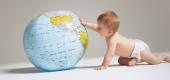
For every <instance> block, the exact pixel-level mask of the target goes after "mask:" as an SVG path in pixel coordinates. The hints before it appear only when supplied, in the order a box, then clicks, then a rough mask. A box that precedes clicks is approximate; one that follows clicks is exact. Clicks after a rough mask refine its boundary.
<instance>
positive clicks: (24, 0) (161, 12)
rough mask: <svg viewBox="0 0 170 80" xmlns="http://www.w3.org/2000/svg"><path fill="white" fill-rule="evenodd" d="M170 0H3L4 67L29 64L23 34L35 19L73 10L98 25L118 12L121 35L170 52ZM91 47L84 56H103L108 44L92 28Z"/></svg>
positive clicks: (0, 59) (0, 47)
mask: <svg viewBox="0 0 170 80" xmlns="http://www.w3.org/2000/svg"><path fill="white" fill-rule="evenodd" d="M169 4H170V0H0V65H1V64H11V63H19V62H27V61H28V59H27V58H26V55H25V53H24V50H23V43H22V39H23V31H24V29H25V27H26V25H27V24H28V22H29V21H30V20H31V19H32V17H34V16H36V15H37V14H40V13H42V12H46V11H51V10H70V11H72V12H74V13H75V14H77V15H79V16H81V17H83V18H85V19H87V20H89V21H91V22H93V23H96V18H97V16H98V15H99V14H100V13H102V12H103V11H106V10H114V11H115V12H116V13H117V14H118V15H119V17H120V21H121V25H120V32H121V33H122V34H123V35H125V36H127V37H131V38H139V39H142V40H144V41H145V42H147V43H148V44H149V45H150V47H151V49H152V51H157V52H158V51H168V50H169V51H170V46H169V45H170V42H169V41H170V37H169V33H170V32H169V30H170V24H169V23H170V16H169V14H170V6H169ZM88 34H89V46H88V49H87V51H86V54H85V56H84V57H97V56H103V55H104V52H105V50H106V45H105V41H104V39H103V38H102V37H100V36H99V35H98V34H97V33H96V32H93V31H91V30H89V29H88Z"/></svg>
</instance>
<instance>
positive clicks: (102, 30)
mask: <svg viewBox="0 0 170 80" xmlns="http://www.w3.org/2000/svg"><path fill="white" fill-rule="evenodd" d="M98 27H99V33H100V35H101V36H103V37H107V36H110V34H111V31H110V30H109V28H108V27H107V25H105V24H104V23H98Z"/></svg>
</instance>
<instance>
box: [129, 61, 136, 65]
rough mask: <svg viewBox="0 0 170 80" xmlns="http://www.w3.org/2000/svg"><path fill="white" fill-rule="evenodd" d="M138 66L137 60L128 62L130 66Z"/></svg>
mask: <svg viewBox="0 0 170 80" xmlns="http://www.w3.org/2000/svg"><path fill="white" fill-rule="evenodd" d="M135 65H136V60H131V61H130V62H128V66H135Z"/></svg>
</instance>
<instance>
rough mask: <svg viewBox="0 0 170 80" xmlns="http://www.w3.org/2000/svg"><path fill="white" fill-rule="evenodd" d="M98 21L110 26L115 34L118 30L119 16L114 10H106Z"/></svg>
mask: <svg viewBox="0 0 170 80" xmlns="http://www.w3.org/2000/svg"><path fill="white" fill-rule="evenodd" d="M97 22H98V23H104V24H105V25H107V26H108V28H109V29H110V30H112V31H113V34H114V33H115V32H117V31H118V28H119V18H118V15H117V14H116V13H115V12H113V11H106V12H104V13H102V14H101V15H99V16H98V18H97Z"/></svg>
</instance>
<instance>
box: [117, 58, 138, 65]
mask: <svg viewBox="0 0 170 80" xmlns="http://www.w3.org/2000/svg"><path fill="white" fill-rule="evenodd" d="M118 62H119V64H120V65H128V66H135V64H136V63H137V59H135V58H127V57H119V59H118Z"/></svg>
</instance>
